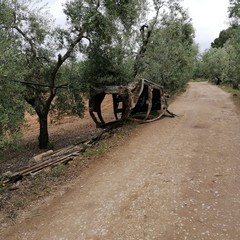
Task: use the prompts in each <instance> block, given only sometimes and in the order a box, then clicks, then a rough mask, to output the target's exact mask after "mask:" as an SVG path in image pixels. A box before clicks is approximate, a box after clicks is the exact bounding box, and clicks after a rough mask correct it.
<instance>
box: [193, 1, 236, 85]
mask: <svg viewBox="0 0 240 240" xmlns="http://www.w3.org/2000/svg"><path fill="white" fill-rule="evenodd" d="M229 18H230V20H231V25H232V26H231V27H229V28H228V29H227V30H223V31H221V32H220V34H219V38H217V39H215V41H214V43H213V44H212V48H210V49H209V50H208V51H207V52H205V53H204V55H203V56H202V59H201V60H200V61H199V62H198V73H199V74H201V73H202V76H205V78H208V79H211V81H213V82H214V83H216V84H220V83H223V84H230V85H232V87H233V88H235V89H237V88H239V85H240V77H239V76H240V70H239V69H240V26H239V19H240V1H239V0H230V8H229Z"/></svg>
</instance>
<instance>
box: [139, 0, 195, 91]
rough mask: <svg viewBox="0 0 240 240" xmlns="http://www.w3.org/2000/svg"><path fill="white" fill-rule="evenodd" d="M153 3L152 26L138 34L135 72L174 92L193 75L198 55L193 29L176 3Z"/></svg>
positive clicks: (177, 2)
mask: <svg viewBox="0 0 240 240" xmlns="http://www.w3.org/2000/svg"><path fill="white" fill-rule="evenodd" d="M155 4H156V5H155V9H156V15H155V18H154V19H153V20H152V24H151V25H150V26H151V27H150V28H149V26H147V25H146V26H143V27H144V28H146V31H147V32H144V31H143V30H142V31H141V33H142V39H143V41H142V47H141V49H140V53H141V57H139V58H138V59H137V64H138V70H137V72H138V75H139V76H143V77H145V78H147V79H151V80H152V81H155V82H157V83H160V84H162V85H164V86H165V87H166V88H168V89H169V90H176V89H178V88H181V87H182V86H183V85H184V83H186V82H187V81H189V79H190V77H191V76H192V71H193V63H194V58H195V57H196V54H197V48H196V46H195V45H194V42H193V37H194V30H193V27H192V24H191V23H190V20H189V17H188V16H187V14H186V13H185V11H184V9H182V7H181V6H180V4H179V1H155ZM161 4H163V5H161ZM153 26H154V27H153ZM149 29H150V32H149Z"/></svg>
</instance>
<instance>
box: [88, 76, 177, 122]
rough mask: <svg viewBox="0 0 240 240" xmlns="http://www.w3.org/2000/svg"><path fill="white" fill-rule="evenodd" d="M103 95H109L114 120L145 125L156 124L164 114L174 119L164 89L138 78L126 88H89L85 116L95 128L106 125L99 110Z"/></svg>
mask: <svg viewBox="0 0 240 240" xmlns="http://www.w3.org/2000/svg"><path fill="white" fill-rule="evenodd" d="M106 94H111V95H112V100H113V113H114V116H115V119H116V121H127V120H133V121H138V122H142V123H145V122H152V121H156V120H158V119H160V118H161V117H162V116H163V115H165V114H166V113H168V114H169V115H170V116H171V117H174V116H175V114H173V113H171V112H170V111H169V110H168V104H167V98H168V95H167V94H165V92H164V88H163V87H162V86H160V85H158V84H156V83H154V82H151V81H148V80H146V79H141V80H140V81H139V82H137V83H135V84H129V85H127V86H105V87H102V88H94V89H92V91H91V92H90V98H89V113H90V116H91V117H92V119H93V121H94V122H95V123H96V127H105V126H106V125H108V123H106V122H105V121H104V119H103V116H102V110H101V104H102V102H103V100H104V98H105V96H106ZM116 121H115V122H116Z"/></svg>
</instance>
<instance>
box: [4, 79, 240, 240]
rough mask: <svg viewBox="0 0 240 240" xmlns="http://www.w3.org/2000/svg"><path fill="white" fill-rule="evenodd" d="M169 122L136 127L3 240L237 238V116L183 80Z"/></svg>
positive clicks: (208, 90) (209, 90) (219, 97)
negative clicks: (185, 86) (184, 89)
mask: <svg viewBox="0 0 240 240" xmlns="http://www.w3.org/2000/svg"><path fill="white" fill-rule="evenodd" d="M170 110H171V111H173V112H174V113H176V114H178V115H179V117H177V118H175V119H171V118H165V119H162V120H160V121H158V122H154V123H151V124H145V125H141V126H139V127H138V128H137V130H136V131H135V132H134V134H133V136H132V137H131V139H129V140H128V141H127V142H126V143H125V144H124V145H123V146H121V147H120V148H118V149H116V150H114V151H113V152H111V154H109V155H108V156H107V157H106V158H105V159H104V160H102V161H99V162H96V163H94V164H92V165H90V167H89V168H88V169H87V170H86V171H85V172H84V173H83V174H82V176H81V178H79V179H78V180H77V181H76V182H75V183H74V184H73V185H72V186H70V187H69V188H68V189H67V190H66V192H65V193H63V194H62V196H60V197H59V198H55V199H54V200H52V201H50V202H47V203H48V204H47V205H46V206H45V207H43V208H40V209H36V210H35V211H33V212H32V215H31V216H29V217H28V218H27V219H24V220H23V221H22V222H21V223H18V224H17V225H16V226H14V227H11V229H8V230H4V231H2V233H1V235H0V238H1V239H5V240H10V239H14V240H16V239H24V240H28V239H31V240H41V239H44V240H55V239H56V240H60V239H62V240H67V239H68V240H90V239H92V240H97V239H98V240H133V239H134V240H140V239H143V240H147V239H157V240H174V239H176V240H182V239H189V240H194V239H197V240H200V239H206V240H210V239H214V240H239V239H240V120H239V115H237V113H236V109H235V106H234V104H233V102H232V101H231V97H230V95H229V94H227V93H225V92H223V91H222V90H220V89H218V88H217V87H216V86H212V85H210V84H207V83H191V84H190V86H189V88H188V90H187V92H186V93H184V94H183V95H182V96H180V97H178V98H177V99H176V101H175V102H174V103H173V104H172V105H171V106H170Z"/></svg>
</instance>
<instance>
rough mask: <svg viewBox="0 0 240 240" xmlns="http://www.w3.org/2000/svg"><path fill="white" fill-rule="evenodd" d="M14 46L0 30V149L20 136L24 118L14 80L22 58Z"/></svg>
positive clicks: (17, 75) (18, 87)
mask: <svg viewBox="0 0 240 240" xmlns="http://www.w3.org/2000/svg"><path fill="white" fill-rule="evenodd" d="M2 16H3V15H2ZM1 24H2V19H1V22H0V25H1ZM16 47H17V44H16V43H15V42H14V41H12V40H11V39H10V38H9V37H8V36H7V34H6V33H5V32H4V31H2V30H0V149H1V148H3V147H5V146H6V145H8V144H11V143H12V142H13V141H14V140H15V139H17V138H18V137H19V136H20V134H19V130H20V127H21V124H22V123H23V120H24V107H25V106H24V102H23V99H22V97H21V96H22V95H21V94H22V92H23V88H22V86H21V85H19V84H18V83H16V82H14V80H17V79H18V78H19V77H21V75H22V72H23V71H22V70H21V68H22V58H21V56H20V55H19V54H18V53H17V52H16V51H15V48H16Z"/></svg>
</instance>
